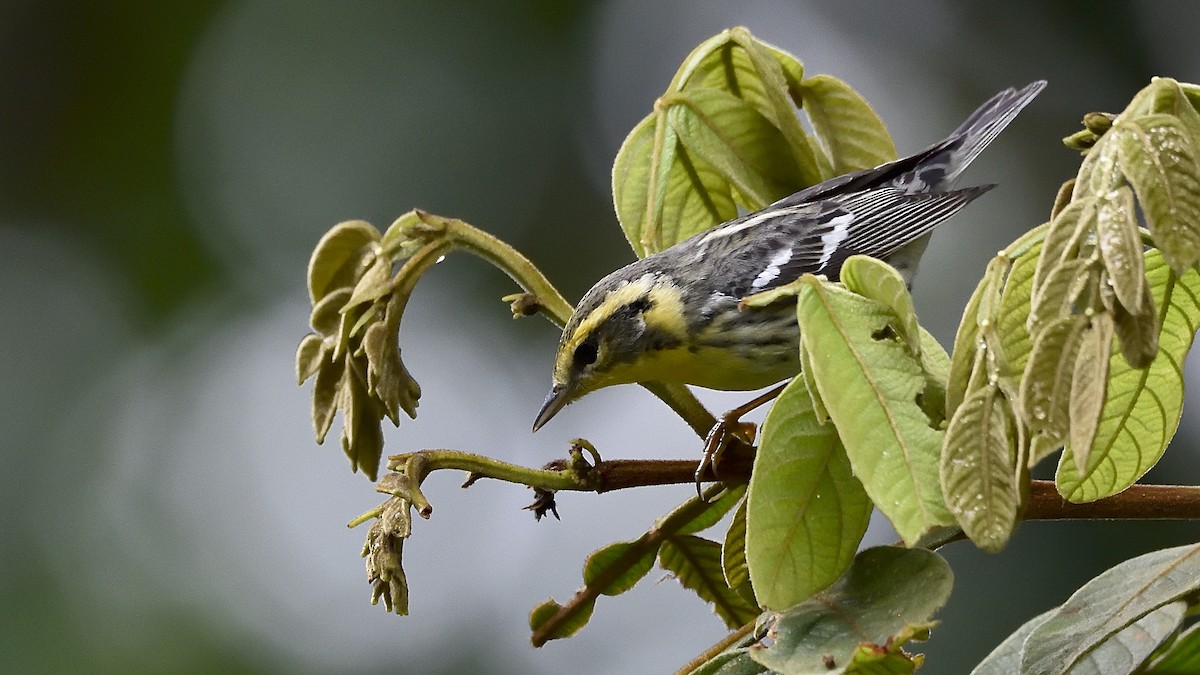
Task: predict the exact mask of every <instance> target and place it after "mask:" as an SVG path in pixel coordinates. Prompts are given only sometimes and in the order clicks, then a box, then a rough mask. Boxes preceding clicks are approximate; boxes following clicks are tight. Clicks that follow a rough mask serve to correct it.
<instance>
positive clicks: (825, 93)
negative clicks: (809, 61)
mask: <svg viewBox="0 0 1200 675" xmlns="http://www.w3.org/2000/svg"><path fill="white" fill-rule="evenodd" d="M800 91H801V97H802V98H803V100H804V111H805V112H806V113H807V114H808V119H809V121H810V122H812V126H813V130H814V131H815V132H816V134H817V137H818V138H819V139H820V140H821V142H822V143H823V144H824V145H825V148H826V149H827V150H828V152H829V157H830V159H832V160H833V171H834V173H835V174H838V175H840V174H843V173H849V172H851V171H858V170H859V169H870V168H874V167H876V166H879V165H880V164H883V163H885V162H890V161H892V160H893V159H896V146H895V145H894V144H893V143H892V137H891V136H890V135H889V134H888V131H887V127H886V126H884V124H883V120H881V119H879V115H877V114H875V111H874V110H872V109H871V106H870V105H868V104H867V102H866V100H865V99H863V97H862V96H860V95H859V93H858V92H856V91H854V90H853V89H851V88H850V86H849V85H847V84H846V83H845V82H843V81H841V80H839V79H837V78H836V77H831V76H829V75H815V76H813V77H810V78H808V79H807V80H804V81H803V82H801V83H800Z"/></svg>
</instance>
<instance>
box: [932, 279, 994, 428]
mask: <svg viewBox="0 0 1200 675" xmlns="http://www.w3.org/2000/svg"><path fill="white" fill-rule="evenodd" d="M1007 264H1008V263H1007V261H1006V260H1005V259H1004V257H1003V256H996V257H995V258H992V260H991V262H989V263H988V266H987V270H985V271H984V273H983V278H982V279H980V280H979V284H978V285H977V286H975V292H974V293H972V294H971V297H970V299H969V300H967V306H966V308H965V309H963V315H962V321H961V322H960V323H959V324H958V332H957V333H955V334H954V354H953V356H951V358H950V374H949V377H948V379H947V381H946V418H947V419H949V418H951V417H953V416H954V411H955V410H957V409H958V406H960V405H962V402H963V398H964V397H965V396H966V395H967V391H968V388H969V386H970V384H971V371H972V370H974V367H975V355H976V353H977V352H978V350H979V349H980V345H979V322H980V321H982V320H987V321H988V322H989V323H990V321H991V320H990V319H989V318H988V317H984V316H983V315H982V314H981V311H980V310H981V308H982V306H983V305H984V304H985V303H984V296H995V297H990V298H989V299H988V302H987V303H986V304H987V305H988V306H991V307H995V306H996V305H997V303H999V300H1000V297H999V296H1000V290H1001V288H1003V283H1004V271H1005V267H1006V266H1007Z"/></svg>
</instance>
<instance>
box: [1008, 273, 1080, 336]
mask: <svg viewBox="0 0 1200 675" xmlns="http://www.w3.org/2000/svg"><path fill="white" fill-rule="evenodd" d="M1094 274H1097V271H1096V270H1095V268H1094V267H1093V266H1092V263H1091V261H1089V260H1087V259H1085V258H1071V259H1070V260H1066V261H1064V262H1062V263H1061V264H1059V265H1058V266H1057V267H1055V268H1054V269H1052V270H1050V272H1049V274H1047V275H1046V281H1045V283H1043V284H1042V286H1041V287H1040V288H1037V289H1035V290H1034V295H1033V301H1032V304H1031V306H1030V310H1029V315H1028V316H1027V317H1026V322H1025V327H1026V329H1027V330H1028V331H1029V333H1030V334H1031V335H1038V334H1040V333H1041V331H1042V330H1044V327H1045V326H1048V325H1049V324H1051V323H1053V322H1054V321H1056V320H1058V319H1060V318H1063V315H1064V314H1066V313H1068V312H1070V311H1071V304H1072V300H1073V298H1072V292H1071V291H1072V290H1076V288H1077V284H1078V283H1079V280H1080V279H1082V278H1086V277H1087V276H1088V275H1094Z"/></svg>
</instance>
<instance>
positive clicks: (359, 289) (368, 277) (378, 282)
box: [342, 256, 395, 311]
mask: <svg viewBox="0 0 1200 675" xmlns="http://www.w3.org/2000/svg"><path fill="white" fill-rule="evenodd" d="M368 261H370V264H369V265H367V266H366V270H365V271H364V272H363V275H362V277H360V278H359V280H358V283H357V284H355V285H354V294H353V295H352V296H351V297H350V299H349V300H348V301H346V305H347V306H348V307H353V306H354V305H358V304H362V303H365V302H371V301H373V300H378V299H379V298H382V297H383V296H385V295H387V294H388V293H390V292H391V291H392V289H393V288H394V287H395V283H394V281H393V278H392V263H391V261H390V260H387V259H385V258H382V257H379V256H375V257H374V260H372V259H371V257H366V258H364V259H363V263H364V264H367V262H368ZM348 307H343V308H342V311H346V309H347V308H348Z"/></svg>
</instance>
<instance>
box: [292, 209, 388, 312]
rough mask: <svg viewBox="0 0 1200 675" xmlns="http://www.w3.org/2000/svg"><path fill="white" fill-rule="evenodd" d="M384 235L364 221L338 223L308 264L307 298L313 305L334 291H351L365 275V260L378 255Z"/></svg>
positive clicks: (327, 233)
mask: <svg viewBox="0 0 1200 675" xmlns="http://www.w3.org/2000/svg"><path fill="white" fill-rule="evenodd" d="M381 237H382V235H380V234H379V230H377V229H375V226H374V225H371V224H370V223H368V222H366V221H362V220H351V221H347V222H344V223H339V224H338V225H336V226H334V228H333V229H331V230H330V231H328V232H326V233H325V236H323V237H321V241H319V242H317V247H316V248H315V249H313V254H312V257H311V258H309V261H308V297H309V299H310V300H312V302H313V303H314V304H316V303H317V301H319V300H321V299H322V298H324V297H325V296H326V295H327V294H328V293H330V292H331V291H335V290H337V289H339V288H352V287H353V286H354V285H355V284H356V283H357V282H358V279H359V277H361V276H362V273H363V271H364V268H363V265H362V263H363V260H364V259H366V258H368V257H373V256H374V255H375V248H376V246H377V245H378V243H379V240H380V238H381Z"/></svg>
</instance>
